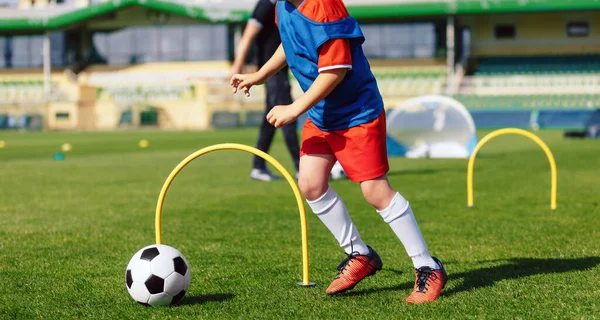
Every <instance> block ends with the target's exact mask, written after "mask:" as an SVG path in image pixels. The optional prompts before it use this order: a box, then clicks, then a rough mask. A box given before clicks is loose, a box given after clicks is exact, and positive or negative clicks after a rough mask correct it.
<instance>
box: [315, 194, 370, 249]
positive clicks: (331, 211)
mask: <svg viewBox="0 0 600 320" xmlns="http://www.w3.org/2000/svg"><path fill="white" fill-rule="evenodd" d="M308 205H309V206H310V207H311V209H312V210H313V212H314V213H315V214H316V215H317V217H319V219H321V221H322V222H323V224H325V226H326V227H327V229H329V231H330V232H331V233H332V234H333V236H334V237H335V239H336V240H337V241H338V243H339V244H340V247H342V248H344V251H345V252H346V254H351V253H352V252H358V253H359V254H361V255H366V254H368V253H369V248H367V245H366V244H365V243H364V242H363V241H362V239H361V238H360V234H358V230H356V227H354V223H352V219H350V215H349V214H348V210H347V209H346V205H345V204H344V201H342V199H340V197H339V196H338V194H337V193H336V192H335V190H333V189H332V188H331V187H329V188H328V189H327V191H326V192H325V194H323V195H322V196H321V197H320V198H319V199H317V200H315V201H308Z"/></svg>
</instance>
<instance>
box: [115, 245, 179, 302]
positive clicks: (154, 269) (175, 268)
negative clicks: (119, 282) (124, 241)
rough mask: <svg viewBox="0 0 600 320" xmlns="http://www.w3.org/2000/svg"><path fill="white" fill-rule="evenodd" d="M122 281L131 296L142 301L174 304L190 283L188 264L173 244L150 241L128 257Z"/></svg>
mask: <svg viewBox="0 0 600 320" xmlns="http://www.w3.org/2000/svg"><path fill="white" fill-rule="evenodd" d="M125 284H126V286H127V291H128V292H129V295H130V296H131V297H132V298H133V300H135V301H137V302H138V303H140V304H142V305H145V306H164V305H175V304H178V303H179V301H181V299H182V298H183V296H184V295H185V292H186V291H187V290H188V288H189V286H190V268H189V264H188V262H187V260H186V259H185V257H184V256H183V255H182V254H181V252H179V251H178V250H177V249H175V248H173V247H169V246H167V245H163V244H154V245H150V246H147V247H144V248H142V249H140V250H139V251H138V252H136V253H135V254H134V255H133V257H132V258H131V260H129V264H128V265H127V271H125Z"/></svg>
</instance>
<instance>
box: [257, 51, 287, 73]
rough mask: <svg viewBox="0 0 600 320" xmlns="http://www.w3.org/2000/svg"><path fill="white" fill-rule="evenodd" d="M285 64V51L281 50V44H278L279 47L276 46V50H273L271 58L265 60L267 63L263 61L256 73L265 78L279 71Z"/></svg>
mask: <svg viewBox="0 0 600 320" xmlns="http://www.w3.org/2000/svg"><path fill="white" fill-rule="evenodd" d="M285 66H287V61H286V60H285V52H284V51H283V45H281V44H280V45H279V48H277V51H275V53H274V54H273V56H272V57H271V59H269V61H267V63H265V65H264V66H263V67H262V68H260V70H258V73H259V75H260V76H262V77H264V79H265V80H266V79H268V78H270V77H271V76H272V75H274V74H276V73H277V72H279V70H281V69H283V67H285Z"/></svg>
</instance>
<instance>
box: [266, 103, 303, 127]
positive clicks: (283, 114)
mask: <svg viewBox="0 0 600 320" xmlns="http://www.w3.org/2000/svg"><path fill="white" fill-rule="evenodd" d="M299 116H300V114H299V113H298V108H296V106H295V105H294V104H290V105H287V106H275V107H274V108H273V109H271V111H269V113H268V114H267V121H269V123H270V124H272V125H273V126H274V127H275V128H281V127H283V126H285V125H286V124H289V123H292V122H294V121H295V120H296V119H298V117H299Z"/></svg>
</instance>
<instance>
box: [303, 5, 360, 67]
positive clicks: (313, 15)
mask: <svg viewBox="0 0 600 320" xmlns="http://www.w3.org/2000/svg"><path fill="white" fill-rule="evenodd" d="M298 11H300V13H302V15H304V16H305V17H307V18H309V19H311V20H312V21H315V22H334V21H338V20H342V19H345V18H347V17H348V10H346V6H345V5H344V3H343V2H342V0H310V1H306V2H304V3H303V4H302V5H301V6H300V7H299V8H298ZM336 68H352V56H351V52H350V41H349V40H347V39H332V40H329V41H327V42H326V43H325V44H323V45H322V46H321V48H320V49H319V70H322V69H336Z"/></svg>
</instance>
